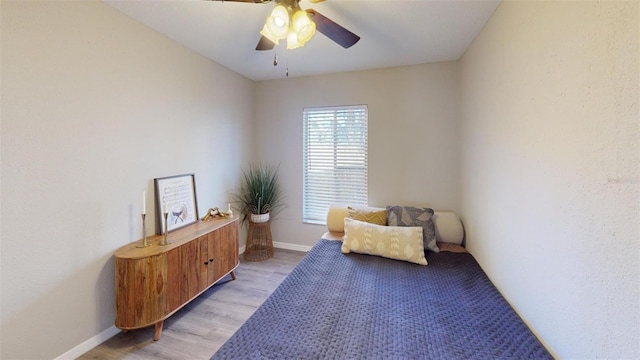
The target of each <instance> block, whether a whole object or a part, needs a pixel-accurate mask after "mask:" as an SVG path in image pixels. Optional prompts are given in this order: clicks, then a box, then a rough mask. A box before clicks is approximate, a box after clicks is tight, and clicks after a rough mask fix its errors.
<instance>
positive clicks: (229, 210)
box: [227, 203, 233, 217]
mask: <svg viewBox="0 0 640 360" xmlns="http://www.w3.org/2000/svg"><path fill="white" fill-rule="evenodd" d="M227 214H229V217H233V210H231V204H230V203H229V204H227Z"/></svg>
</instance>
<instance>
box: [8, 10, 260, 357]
mask: <svg viewBox="0 0 640 360" xmlns="http://www.w3.org/2000/svg"><path fill="white" fill-rule="evenodd" d="M1 71H2V73H1V76H2V124H1V125H2V153H1V154H2V188H1V191H2V202H1V206H2V208H1V218H2V229H1V231H2V233H1V236H2V243H1V261H0V262H1V265H2V274H1V275H2V278H1V285H0V286H1V289H2V290H1V291H2V292H1V294H2V298H1V302H2V307H1V335H0V343H1V346H2V348H1V353H0V358H2V359H20V358H22V359H51V358H54V357H56V356H58V355H60V354H62V353H65V352H67V351H68V350H70V349H72V348H74V347H76V346H77V345H79V344H81V343H83V342H84V341H85V340H87V339H89V338H92V337H93V336H94V335H96V334H99V333H101V332H102V331H104V330H105V329H108V328H110V327H111V326H113V321H114V319H115V313H114V311H115V303H114V286H113V284H114V283H113V271H114V269H113V260H112V254H113V252H114V251H115V250H116V249H117V248H118V247H120V246H122V245H124V244H127V243H129V242H131V241H134V240H137V239H139V238H140V236H141V232H142V231H141V221H140V215H139V214H140V208H141V192H142V190H146V191H147V195H148V196H147V211H148V215H147V217H148V218H149V220H150V221H148V222H147V230H148V231H153V228H154V227H153V216H154V212H153V211H152V208H153V197H152V194H153V178H155V177H162V176H170V175H177V174H182V173H190V172H194V173H195V174H196V186H197V191H198V198H199V208H200V209H201V210H206V209H207V208H209V207H211V206H222V205H223V204H225V203H226V201H227V191H228V190H229V189H231V188H233V187H234V182H235V181H237V179H238V177H239V170H240V167H239V166H238V164H239V163H246V162H248V159H249V155H250V154H251V153H252V149H251V148H250V144H251V142H250V141H246V139H250V138H251V136H252V135H251V134H252V133H251V130H250V129H251V127H250V122H251V118H252V116H251V115H252V114H251V103H252V82H251V81H249V80H247V79H245V78H243V77H241V76H239V75H238V74H235V73H233V72H231V71H229V70H227V69H225V68H223V67H222V66H220V65H217V64H215V63H213V62H212V61H210V60H208V59H205V58H203V57H201V56H199V55H197V54H195V53H194V52H192V51H189V50H187V49H186V48H184V47H182V46H180V45H178V44H176V43H174V42H173V41H170V40H169V39H167V38H165V37H164V36H162V35H159V34H158V33H156V32H154V31H151V30H149V29H147V28H145V27H144V26H142V25H140V24H138V23H136V22H134V21H133V20H131V19H129V18H128V17H126V16H124V15H122V14H120V13H118V12H117V11H116V10H114V9H112V8H110V7H108V6H106V5H104V4H102V3H101V2H98V1H91V2H79V1H54V2H48V1H28V2H26V1H16V2H13V1H2V70H1ZM221 150H223V151H224V152H221Z"/></svg>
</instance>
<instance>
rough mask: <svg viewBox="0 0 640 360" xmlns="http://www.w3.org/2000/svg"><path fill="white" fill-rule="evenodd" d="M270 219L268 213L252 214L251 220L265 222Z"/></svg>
mask: <svg viewBox="0 0 640 360" xmlns="http://www.w3.org/2000/svg"><path fill="white" fill-rule="evenodd" d="M267 221H269V213H266V214H251V222H254V223H265V222H267Z"/></svg>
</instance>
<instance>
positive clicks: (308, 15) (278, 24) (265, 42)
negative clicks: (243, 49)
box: [222, 0, 360, 50]
mask: <svg viewBox="0 0 640 360" xmlns="http://www.w3.org/2000/svg"><path fill="white" fill-rule="evenodd" d="M222 1H230V2H246V3H254V4H265V3H269V2H275V3H276V6H275V7H274V9H273V10H272V12H271V14H270V15H269V17H268V18H267V21H266V22H265V24H264V27H263V29H262V31H260V35H261V37H260V41H259V42H258V45H257V46H256V50H271V49H273V47H274V46H275V45H276V44H278V43H279V41H280V40H282V39H286V41H287V49H295V48H298V47H301V46H304V44H305V43H306V42H307V41H309V39H311V37H312V36H313V34H314V33H315V31H316V30H317V31H319V32H320V33H322V34H324V35H325V36H326V37H328V38H329V39H331V40H333V41H334V42H335V43H337V44H338V45H340V46H342V47H343V48H345V49H347V48H349V47H351V46H353V45H354V44H355V43H357V42H358V40H360V37H359V36H358V35H356V34H354V33H352V32H351V31H349V30H347V29H345V28H344V27H342V26H340V25H338V24H337V23H335V22H334V21H332V20H331V19H329V18H327V17H326V16H324V15H322V14H320V13H319V12H317V11H316V10H313V9H306V10H302V9H300V5H299V4H298V3H299V2H300V0H222ZM309 1H310V2H312V3H319V2H322V1H324V0H309Z"/></svg>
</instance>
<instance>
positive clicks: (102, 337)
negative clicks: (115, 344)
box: [56, 325, 121, 360]
mask: <svg viewBox="0 0 640 360" xmlns="http://www.w3.org/2000/svg"><path fill="white" fill-rule="evenodd" d="M120 331H121V330H120V329H118V328H117V327H115V325H114V326H112V327H110V328H108V329H107V330H105V331H103V332H101V333H100V334H98V335H96V336H94V337H92V338H90V339H89V340H87V341H85V342H83V343H82V344H80V345H78V346H76V347H74V348H73V349H71V350H69V351H67V352H66V353H64V354H62V355H60V356H58V357H57V358H56V360H67V359H77V358H78V357H80V355H82V354H84V353H86V352H87V351H89V350H91V349H93V348H94V347H96V346H98V345H100V344H102V343H103V342H105V341H107V340H109V339H111V338H112V337H113V336H115V335H116V334H118V333H119V332H120Z"/></svg>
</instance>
